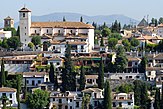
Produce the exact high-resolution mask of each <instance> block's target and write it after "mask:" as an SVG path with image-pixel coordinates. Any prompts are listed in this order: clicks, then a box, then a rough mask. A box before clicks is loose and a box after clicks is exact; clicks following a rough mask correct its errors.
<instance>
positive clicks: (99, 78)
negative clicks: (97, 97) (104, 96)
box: [98, 57, 104, 89]
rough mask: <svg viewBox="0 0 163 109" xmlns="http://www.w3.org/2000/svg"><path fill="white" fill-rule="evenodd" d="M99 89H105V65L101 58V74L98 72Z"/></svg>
mask: <svg viewBox="0 0 163 109" xmlns="http://www.w3.org/2000/svg"><path fill="white" fill-rule="evenodd" d="M98 88H100V89H103V88H104V64H103V60H102V57H101V60H100V66H99V72H98Z"/></svg>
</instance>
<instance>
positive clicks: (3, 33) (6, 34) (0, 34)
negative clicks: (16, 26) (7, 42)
mask: <svg viewBox="0 0 163 109" xmlns="http://www.w3.org/2000/svg"><path fill="white" fill-rule="evenodd" d="M11 36H12V35H11V31H4V30H3V29H2V30H0V40H1V41H3V39H4V38H7V39H8V38H10V37H11Z"/></svg>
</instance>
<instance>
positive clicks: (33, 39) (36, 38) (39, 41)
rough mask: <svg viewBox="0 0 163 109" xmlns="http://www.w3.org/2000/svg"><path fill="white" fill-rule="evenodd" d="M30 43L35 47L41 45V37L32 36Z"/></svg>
mask: <svg viewBox="0 0 163 109" xmlns="http://www.w3.org/2000/svg"><path fill="white" fill-rule="evenodd" d="M31 42H32V43H33V44H34V45H35V46H36V45H39V44H41V37H40V36H33V37H32V40H31Z"/></svg>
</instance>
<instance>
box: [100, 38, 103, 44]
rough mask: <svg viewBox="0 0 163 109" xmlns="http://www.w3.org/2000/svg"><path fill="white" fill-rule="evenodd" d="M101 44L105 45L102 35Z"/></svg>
mask: <svg viewBox="0 0 163 109" xmlns="http://www.w3.org/2000/svg"><path fill="white" fill-rule="evenodd" d="M100 46H104V39H103V37H101V42H100Z"/></svg>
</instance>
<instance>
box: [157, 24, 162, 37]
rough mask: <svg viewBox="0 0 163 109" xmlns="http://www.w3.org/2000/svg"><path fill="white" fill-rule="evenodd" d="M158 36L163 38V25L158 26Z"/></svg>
mask: <svg viewBox="0 0 163 109" xmlns="http://www.w3.org/2000/svg"><path fill="white" fill-rule="evenodd" d="M157 35H159V36H160V37H163V24H160V25H158V30H157Z"/></svg>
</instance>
